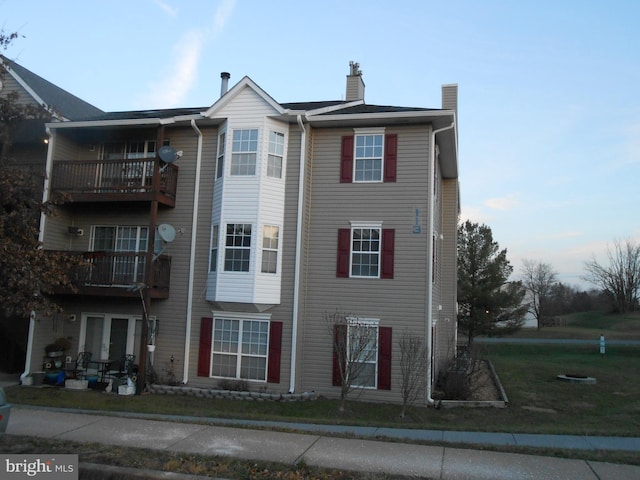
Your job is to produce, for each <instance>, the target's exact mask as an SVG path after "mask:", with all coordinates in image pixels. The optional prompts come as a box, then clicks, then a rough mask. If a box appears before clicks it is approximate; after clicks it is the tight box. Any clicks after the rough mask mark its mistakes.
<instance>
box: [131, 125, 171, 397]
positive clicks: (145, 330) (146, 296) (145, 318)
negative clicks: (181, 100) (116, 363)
mask: <svg viewBox="0 0 640 480" xmlns="http://www.w3.org/2000/svg"><path fill="white" fill-rule="evenodd" d="M163 142H164V126H161V127H159V128H158V133H157V143H156V161H155V162H153V188H152V190H153V197H152V200H151V207H150V211H149V238H148V243H147V255H146V260H145V272H144V290H143V303H144V308H143V312H142V329H141V332H140V359H139V362H138V388H136V393H138V394H140V393H142V392H143V391H144V390H146V388H147V344H148V341H149V338H148V337H149V312H151V292H150V289H151V287H152V283H153V257H154V255H153V254H154V247H155V243H156V226H157V224H158V197H157V195H156V192H158V191H159V190H160V161H159V157H158V156H157V155H158V154H157V152H158V150H159V149H160V148H159V147H160V146H161V145H162V144H163Z"/></svg>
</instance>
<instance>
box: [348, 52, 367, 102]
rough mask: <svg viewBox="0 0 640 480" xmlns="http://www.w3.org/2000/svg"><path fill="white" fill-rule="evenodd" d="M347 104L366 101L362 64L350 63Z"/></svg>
mask: <svg viewBox="0 0 640 480" xmlns="http://www.w3.org/2000/svg"><path fill="white" fill-rule="evenodd" d="M345 99H346V100H347V102H352V101H354V100H362V101H364V82H363V81H362V71H360V64H359V63H356V62H353V61H352V62H349V75H347V95H346V97H345Z"/></svg>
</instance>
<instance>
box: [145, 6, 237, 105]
mask: <svg viewBox="0 0 640 480" xmlns="http://www.w3.org/2000/svg"><path fill="white" fill-rule="evenodd" d="M156 3H157V4H158V5H159V6H160V7H161V8H162V9H163V10H165V11H167V12H168V13H172V12H175V10H172V9H171V8H170V7H169V6H168V5H167V4H165V3H164V2H162V0H156ZM234 6H235V0H223V2H222V3H221V4H220V6H219V7H218V8H217V9H216V12H215V14H214V22H213V30H212V31H210V30H205V29H198V28H194V29H191V30H188V31H187V32H186V33H184V34H183V35H182V37H180V39H179V40H178V42H177V43H176V44H175V45H174V47H173V55H172V61H171V62H170V64H169V67H168V68H167V69H166V70H164V71H162V72H160V74H161V75H162V76H163V77H162V79H161V80H159V81H156V82H153V83H151V84H150V85H149V90H148V92H147V93H146V94H145V95H143V96H142V97H141V98H139V99H138V101H137V102H136V103H137V104H138V106H139V107H141V108H148V107H152V108H172V107H178V106H180V105H182V104H183V103H184V99H185V98H186V96H187V94H188V93H189V92H190V90H191V89H192V87H193V85H194V84H195V81H196V78H197V73H198V67H199V64H200V59H201V57H202V50H203V49H204V45H205V42H206V40H207V38H208V36H209V35H210V34H212V35H214V36H215V35H218V34H220V33H221V32H222V30H223V29H224V27H225V25H226V23H227V22H228V20H229V18H230V17H231V14H232V13H233V8H234Z"/></svg>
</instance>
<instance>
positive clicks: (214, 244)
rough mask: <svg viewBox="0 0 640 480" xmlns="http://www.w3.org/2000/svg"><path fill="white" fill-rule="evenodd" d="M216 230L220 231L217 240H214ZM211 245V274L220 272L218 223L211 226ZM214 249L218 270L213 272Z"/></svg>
mask: <svg viewBox="0 0 640 480" xmlns="http://www.w3.org/2000/svg"><path fill="white" fill-rule="evenodd" d="M214 229H216V230H218V236H217V238H213V231H214ZM209 245H210V246H209V272H210V273H213V272H218V271H220V225H219V224H217V223H216V224H213V225H211V238H210V239H209ZM214 249H215V255H216V269H215V270H212V269H211V262H212V261H213V250H214Z"/></svg>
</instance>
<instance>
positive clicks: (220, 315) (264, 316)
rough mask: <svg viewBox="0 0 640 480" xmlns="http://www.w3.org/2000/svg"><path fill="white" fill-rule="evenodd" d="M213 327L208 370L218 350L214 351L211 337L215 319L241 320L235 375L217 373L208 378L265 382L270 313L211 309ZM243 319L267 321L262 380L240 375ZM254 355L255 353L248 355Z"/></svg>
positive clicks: (212, 333)
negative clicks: (227, 375)
mask: <svg viewBox="0 0 640 480" xmlns="http://www.w3.org/2000/svg"><path fill="white" fill-rule="evenodd" d="M212 314H213V328H212V330H211V339H210V342H211V357H210V358H209V371H210V372H212V371H213V355H214V354H216V353H219V352H215V351H214V348H213V338H214V335H215V325H216V320H238V321H240V322H241V324H240V336H239V338H238V347H239V348H238V352H237V353H236V354H235V355H236V356H237V368H236V376H235V377H221V376H219V375H211V374H210V376H209V377H210V378H220V379H226V380H242V381H245V382H253V383H267V376H268V372H269V341H270V336H271V314H270V313H238V312H218V311H213V312H212ZM244 321H250V322H251V321H254V322H266V323H268V325H269V326H268V328H267V353H266V355H265V359H266V361H265V368H264V380H256V379H253V378H242V377H240V368H241V361H242V322H244ZM249 356H256V355H249Z"/></svg>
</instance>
